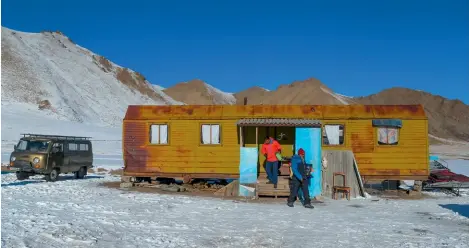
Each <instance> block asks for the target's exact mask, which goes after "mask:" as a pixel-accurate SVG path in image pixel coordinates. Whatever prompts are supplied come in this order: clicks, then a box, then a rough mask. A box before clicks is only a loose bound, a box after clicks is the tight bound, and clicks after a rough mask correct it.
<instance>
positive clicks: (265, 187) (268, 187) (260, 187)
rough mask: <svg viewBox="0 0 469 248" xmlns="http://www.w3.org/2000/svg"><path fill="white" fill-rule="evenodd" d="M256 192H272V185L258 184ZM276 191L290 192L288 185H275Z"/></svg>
mask: <svg viewBox="0 0 469 248" xmlns="http://www.w3.org/2000/svg"><path fill="white" fill-rule="evenodd" d="M257 189H258V190H274V189H275V188H274V185H273V184H258V185H257ZM277 190H290V187H289V185H282V184H277Z"/></svg>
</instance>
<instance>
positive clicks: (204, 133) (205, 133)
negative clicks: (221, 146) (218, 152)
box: [202, 125, 211, 144]
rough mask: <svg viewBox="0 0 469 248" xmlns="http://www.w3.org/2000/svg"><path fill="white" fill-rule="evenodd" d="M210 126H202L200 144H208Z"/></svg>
mask: <svg viewBox="0 0 469 248" xmlns="http://www.w3.org/2000/svg"><path fill="white" fill-rule="evenodd" d="M210 130H211V128H210V125H202V144H210Z"/></svg>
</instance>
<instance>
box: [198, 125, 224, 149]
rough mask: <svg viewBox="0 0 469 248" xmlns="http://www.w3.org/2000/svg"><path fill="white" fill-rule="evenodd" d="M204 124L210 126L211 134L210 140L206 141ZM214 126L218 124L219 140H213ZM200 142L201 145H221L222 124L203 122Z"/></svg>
mask: <svg viewBox="0 0 469 248" xmlns="http://www.w3.org/2000/svg"><path fill="white" fill-rule="evenodd" d="M204 126H209V128H210V134H209V141H208V142H205V141H204ZM214 126H218V142H213V138H212V130H213V128H212V127H214ZM200 144H201V145H221V125H220V124H211V123H210V124H209V123H203V124H201V125H200Z"/></svg>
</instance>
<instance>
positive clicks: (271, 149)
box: [261, 136, 282, 188]
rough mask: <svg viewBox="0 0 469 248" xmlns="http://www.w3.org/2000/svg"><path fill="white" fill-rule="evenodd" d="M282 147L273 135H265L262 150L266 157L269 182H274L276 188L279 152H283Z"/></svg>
mask: <svg viewBox="0 0 469 248" xmlns="http://www.w3.org/2000/svg"><path fill="white" fill-rule="evenodd" d="M281 150H282V147H281V146H280V144H279V143H278V141H276V140H275V139H274V138H272V137H269V136H267V137H265V140H264V144H262V148H261V152H262V154H264V156H265V157H266V162H265V170H266V172H267V178H268V179H269V182H267V183H268V184H274V188H277V182H278V164H279V161H278V158H277V153H278V152H281Z"/></svg>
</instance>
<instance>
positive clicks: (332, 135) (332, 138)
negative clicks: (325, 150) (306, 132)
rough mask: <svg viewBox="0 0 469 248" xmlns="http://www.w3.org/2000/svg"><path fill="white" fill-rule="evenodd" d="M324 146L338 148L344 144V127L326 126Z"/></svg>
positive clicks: (323, 132) (324, 129)
mask: <svg viewBox="0 0 469 248" xmlns="http://www.w3.org/2000/svg"><path fill="white" fill-rule="evenodd" d="M322 144H323V145H328V146H337V145H343V144H344V125H342V124H334V125H330V124H326V125H324V128H323V129H322Z"/></svg>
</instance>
